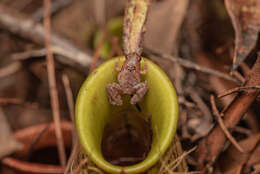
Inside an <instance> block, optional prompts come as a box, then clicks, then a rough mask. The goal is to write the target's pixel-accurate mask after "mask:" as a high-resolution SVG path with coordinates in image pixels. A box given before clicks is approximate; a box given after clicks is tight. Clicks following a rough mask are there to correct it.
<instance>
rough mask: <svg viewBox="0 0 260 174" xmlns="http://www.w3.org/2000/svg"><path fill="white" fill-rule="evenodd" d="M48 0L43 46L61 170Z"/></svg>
mask: <svg viewBox="0 0 260 174" xmlns="http://www.w3.org/2000/svg"><path fill="white" fill-rule="evenodd" d="M50 6H51V3H50V0H44V29H45V34H46V35H45V46H46V50H47V57H46V58H47V70H48V79H49V89H50V97H51V106H52V114H53V119H54V124H55V134H56V137H57V145H58V152H59V158H60V162H61V165H62V167H63V168H65V166H66V153H65V147H64V142H63V137H62V132H61V123H60V108H59V98H58V91H57V87H56V77H55V66H54V59H53V54H52V51H51V45H50V38H51V35H50V30H51V21H50Z"/></svg>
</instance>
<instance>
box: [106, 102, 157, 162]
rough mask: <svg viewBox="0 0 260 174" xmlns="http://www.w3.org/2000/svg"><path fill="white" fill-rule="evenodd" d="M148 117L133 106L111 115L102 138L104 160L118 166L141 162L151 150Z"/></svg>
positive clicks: (150, 132)
mask: <svg viewBox="0 0 260 174" xmlns="http://www.w3.org/2000/svg"><path fill="white" fill-rule="evenodd" d="M139 109H140V108H139ZM148 117H149V116H146V115H144V113H141V112H140V111H139V110H138V109H137V108H135V107H134V106H132V107H131V106H129V107H128V108H124V109H122V110H121V111H119V112H115V113H112V114H111V116H110V118H111V120H109V122H108V123H107V124H106V125H105V127H104V133H103V136H102V145H101V147H102V154H103V156H104V159H105V160H107V161H108V162H110V163H111V164H114V165H118V166H130V165H134V164H137V163H140V162H141V161H143V160H144V159H145V158H146V157H147V155H148V153H149V151H150V149H151V144H152V136H153V135H152V134H153V133H152V128H151V123H150V121H149V118H148ZM144 118H147V119H144Z"/></svg>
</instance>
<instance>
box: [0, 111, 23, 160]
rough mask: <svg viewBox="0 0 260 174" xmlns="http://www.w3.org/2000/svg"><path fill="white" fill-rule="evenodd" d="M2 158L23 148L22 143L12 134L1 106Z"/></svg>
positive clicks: (0, 150)
mask: <svg viewBox="0 0 260 174" xmlns="http://www.w3.org/2000/svg"><path fill="white" fill-rule="evenodd" d="M0 147H1V148H0V159H1V158H2V157H4V156H6V155H9V154H11V153H13V152H15V151H16V150H19V149H21V148H22V144H21V143H19V142H18V141H16V140H15V138H14V137H13V136H12V132H11V129H10V127H9V125H8V122H7V120H6V118H5V115H4V112H3V110H2V109H1V108H0Z"/></svg>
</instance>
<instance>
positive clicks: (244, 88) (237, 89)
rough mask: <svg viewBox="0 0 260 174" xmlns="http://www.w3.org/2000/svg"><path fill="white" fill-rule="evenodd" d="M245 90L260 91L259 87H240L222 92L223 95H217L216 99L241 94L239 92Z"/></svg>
mask: <svg viewBox="0 0 260 174" xmlns="http://www.w3.org/2000/svg"><path fill="white" fill-rule="evenodd" d="M247 90H260V86H257V85H256V86H242V87H236V88H232V89H229V90H226V91H224V92H223V93H221V94H219V95H218V98H221V97H225V96H227V95H230V94H233V93H236V92H241V91H247Z"/></svg>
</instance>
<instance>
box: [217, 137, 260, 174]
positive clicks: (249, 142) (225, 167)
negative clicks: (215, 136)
mask: <svg viewBox="0 0 260 174" xmlns="http://www.w3.org/2000/svg"><path fill="white" fill-rule="evenodd" d="M259 140H260V134H254V135H252V136H250V137H249V138H247V139H245V140H242V141H240V142H239V145H240V146H241V147H242V148H243V149H244V151H245V153H241V152H239V151H238V150H237V149H236V148H235V147H234V146H230V147H229V148H228V150H227V151H226V152H225V153H224V154H223V156H221V157H220V160H219V164H220V168H221V171H222V172H224V173H225V174H235V173H237V172H238V171H239V170H241V167H242V166H243V165H244V164H245V163H246V162H247V161H248V157H249V155H250V151H252V150H253V149H254V148H255V145H256V144H257V143H258V142H259Z"/></svg>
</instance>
